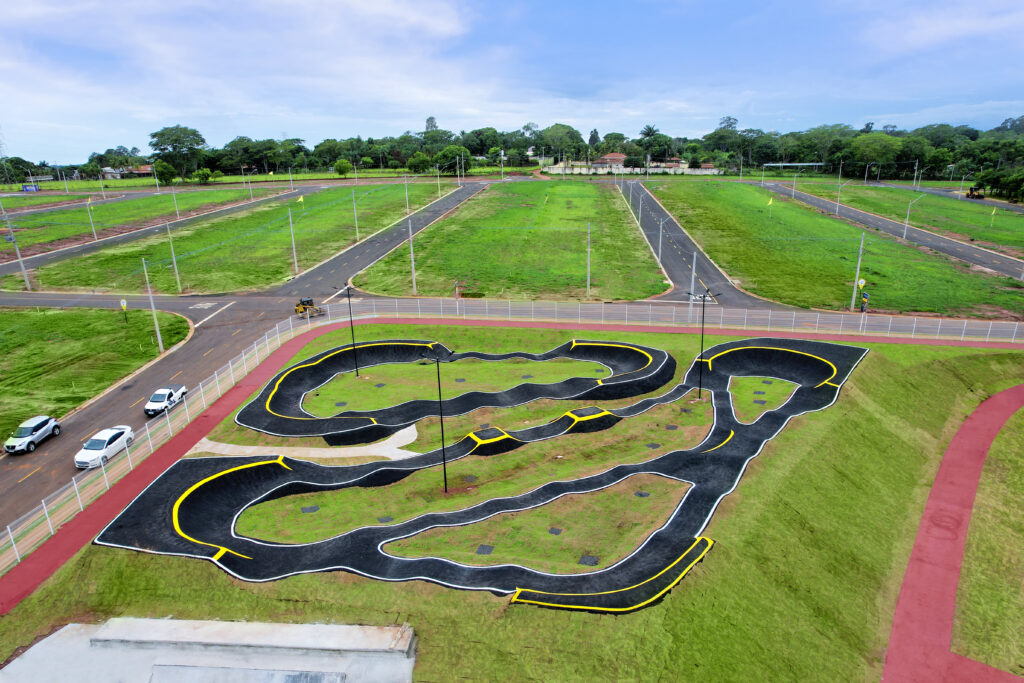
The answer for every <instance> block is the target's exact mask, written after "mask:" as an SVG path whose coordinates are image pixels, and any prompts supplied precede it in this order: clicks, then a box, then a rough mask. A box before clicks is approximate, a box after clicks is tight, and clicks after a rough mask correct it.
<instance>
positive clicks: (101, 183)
mask: <svg viewBox="0 0 1024 683" xmlns="http://www.w3.org/2000/svg"><path fill="white" fill-rule="evenodd" d="M100 194H102V195H103V198H104V199H106V198H107V191H106V190H104V189H103V174H102V173H100Z"/></svg>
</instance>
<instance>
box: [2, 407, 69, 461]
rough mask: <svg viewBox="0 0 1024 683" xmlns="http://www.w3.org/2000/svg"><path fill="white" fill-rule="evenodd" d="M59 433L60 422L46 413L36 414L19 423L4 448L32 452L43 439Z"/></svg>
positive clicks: (8, 450)
mask: <svg viewBox="0 0 1024 683" xmlns="http://www.w3.org/2000/svg"><path fill="white" fill-rule="evenodd" d="M59 435H60V423H59V422H57V421H56V420H54V419H53V418H52V417H47V416H46V415H36V416H35V417H33V418H31V419H29V420H25V421H24V422H22V423H21V424H20V425H18V428H17V429H15V430H14V433H13V434H11V438H9V439H7V441H4V450H5V451H7V452H8V453H31V452H32V451H34V450H35V449H36V446H38V445H39V442H40V441H42V440H43V439H45V438H47V437H50V436H59Z"/></svg>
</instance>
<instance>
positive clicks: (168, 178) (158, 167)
mask: <svg viewBox="0 0 1024 683" xmlns="http://www.w3.org/2000/svg"><path fill="white" fill-rule="evenodd" d="M153 175H155V176H156V179H157V180H158V181H159V182H160V183H161V184H163V185H170V184H171V182H173V181H174V179H175V177H177V175H178V172H177V171H175V170H174V167H173V166H171V165H170V164H169V163H167V162H166V161H163V160H162V159H157V160H156V161H154V162H153Z"/></svg>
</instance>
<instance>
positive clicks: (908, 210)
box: [903, 194, 926, 242]
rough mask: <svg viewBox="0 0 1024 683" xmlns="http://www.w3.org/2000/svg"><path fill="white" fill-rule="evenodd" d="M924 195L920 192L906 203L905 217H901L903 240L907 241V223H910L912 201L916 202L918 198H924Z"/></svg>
mask: <svg viewBox="0 0 1024 683" xmlns="http://www.w3.org/2000/svg"><path fill="white" fill-rule="evenodd" d="M925 196H926V195H923V194H922V195H921V196H920V197H916V198H914V199H911V200H910V203H909V204H907V217H906V218H904V219H903V241H904V242H906V241H907V224H909V223H910V207H911V206H913V205H914V202H916V201H917V200H918V199H924V197H925Z"/></svg>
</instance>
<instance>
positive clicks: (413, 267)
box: [409, 218, 416, 296]
mask: <svg viewBox="0 0 1024 683" xmlns="http://www.w3.org/2000/svg"><path fill="white" fill-rule="evenodd" d="M409 269H410V271H411V272H412V293H413V296H415V295H416V252H415V251H414V250H413V246H412V219H411V218H410V219H409Z"/></svg>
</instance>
